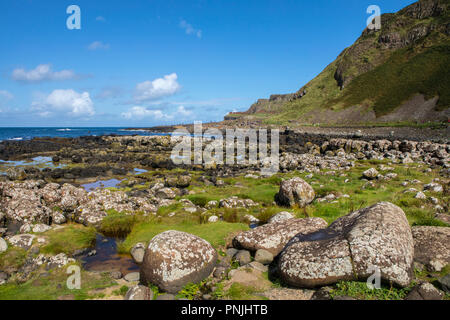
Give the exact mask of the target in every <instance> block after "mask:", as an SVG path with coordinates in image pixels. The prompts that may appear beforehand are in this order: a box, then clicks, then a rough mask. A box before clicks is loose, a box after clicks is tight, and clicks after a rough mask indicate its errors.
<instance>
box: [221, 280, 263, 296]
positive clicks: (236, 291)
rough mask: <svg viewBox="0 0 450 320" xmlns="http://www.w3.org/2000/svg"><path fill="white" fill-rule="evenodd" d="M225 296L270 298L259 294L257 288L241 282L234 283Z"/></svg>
mask: <svg viewBox="0 0 450 320" xmlns="http://www.w3.org/2000/svg"><path fill="white" fill-rule="evenodd" d="M223 296H224V297H225V298H226V299H230V300H268V298H266V297H263V296H260V295H258V292H257V290H256V289H255V288H253V287H249V286H245V285H242V284H240V283H233V284H232V285H231V287H230V288H229V289H228V290H226V292H225V293H224V294H223Z"/></svg>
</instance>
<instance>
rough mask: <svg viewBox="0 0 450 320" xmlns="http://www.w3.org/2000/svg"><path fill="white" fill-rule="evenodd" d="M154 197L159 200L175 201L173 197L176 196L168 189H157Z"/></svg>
mask: <svg viewBox="0 0 450 320" xmlns="http://www.w3.org/2000/svg"><path fill="white" fill-rule="evenodd" d="M155 195H156V197H158V198H160V199H175V197H176V196H177V195H176V194H175V192H173V190H172V189H170V188H162V189H159V190H158V191H157V192H156V194H155Z"/></svg>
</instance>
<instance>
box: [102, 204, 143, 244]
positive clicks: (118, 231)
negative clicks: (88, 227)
mask: <svg viewBox="0 0 450 320" xmlns="http://www.w3.org/2000/svg"><path fill="white" fill-rule="evenodd" d="M107 213H108V215H107V216H106V217H105V218H104V219H103V220H102V221H101V223H100V225H99V227H98V230H99V232H100V233H102V234H104V235H105V236H108V237H117V238H124V237H125V236H126V235H127V234H129V233H130V232H131V230H132V229H133V226H134V225H135V224H136V222H137V221H138V220H139V218H138V217H137V216H136V215H127V214H125V213H120V212H117V211H115V210H109V211H108V212H107Z"/></svg>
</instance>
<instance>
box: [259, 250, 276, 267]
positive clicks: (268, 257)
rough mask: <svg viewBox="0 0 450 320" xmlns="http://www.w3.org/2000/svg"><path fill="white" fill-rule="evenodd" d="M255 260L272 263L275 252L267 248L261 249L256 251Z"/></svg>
mask: <svg viewBox="0 0 450 320" xmlns="http://www.w3.org/2000/svg"><path fill="white" fill-rule="evenodd" d="M255 261H257V262H259V263H262V264H270V263H271V262H272V261H273V254H272V253H271V252H269V251H267V250H264V249H259V250H257V251H256V253H255Z"/></svg>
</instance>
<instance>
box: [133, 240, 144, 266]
mask: <svg viewBox="0 0 450 320" xmlns="http://www.w3.org/2000/svg"><path fill="white" fill-rule="evenodd" d="M130 253H131V257H132V258H133V261H134V262H135V263H137V264H141V263H142V261H144V254H145V244H143V243H142V242H139V243H136V244H135V245H134V246H133V248H131V251H130Z"/></svg>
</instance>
